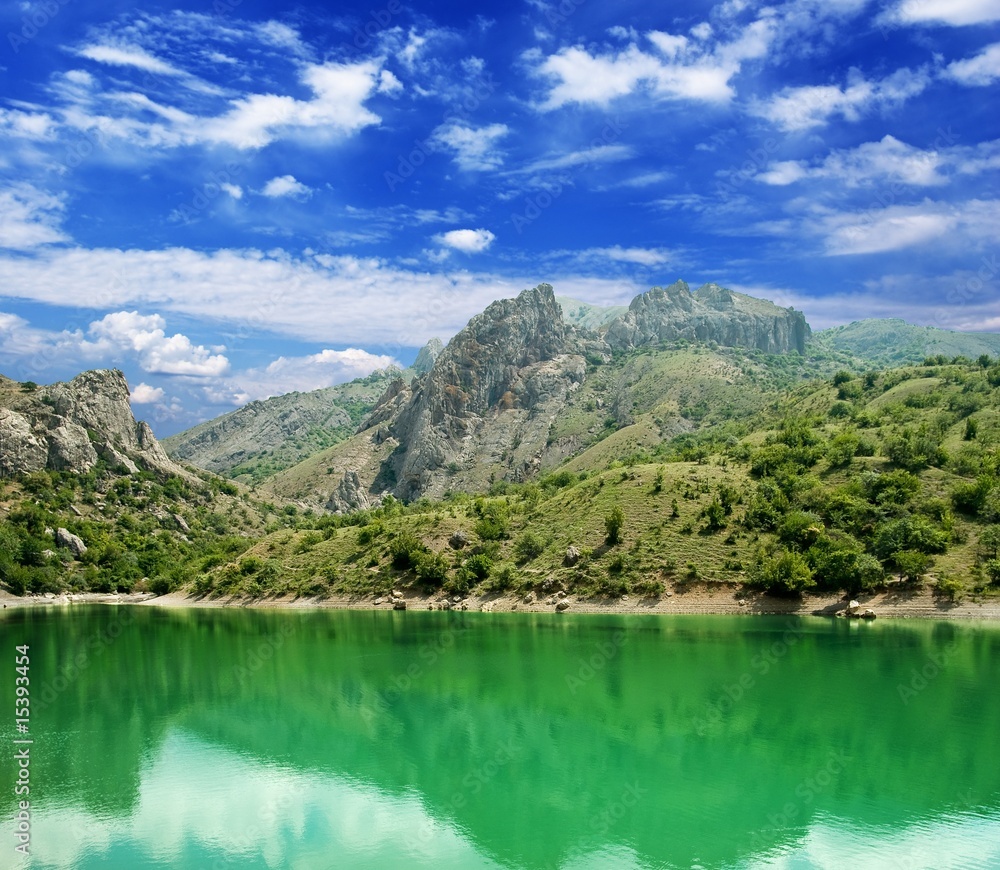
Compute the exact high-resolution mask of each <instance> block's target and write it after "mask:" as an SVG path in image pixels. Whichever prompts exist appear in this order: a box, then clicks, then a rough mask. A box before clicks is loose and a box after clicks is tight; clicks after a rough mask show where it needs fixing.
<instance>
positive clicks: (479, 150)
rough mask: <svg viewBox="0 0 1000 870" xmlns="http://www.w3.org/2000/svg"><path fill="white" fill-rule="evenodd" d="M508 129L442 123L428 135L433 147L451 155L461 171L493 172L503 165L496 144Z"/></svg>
mask: <svg viewBox="0 0 1000 870" xmlns="http://www.w3.org/2000/svg"><path fill="white" fill-rule="evenodd" d="M509 132H510V131H509V129H508V128H507V125H506V124H489V125H488V126H486V127H472V126H470V125H468V124H465V123H463V122H461V121H452V122H450V123H448V124H442V125H441V126H440V127H438V128H437V129H436V130H434V132H433V134H432V135H431V142H432V144H434V145H438V146H441V147H443V148H446V149H448V150H450V151H452V152H453V153H454V160H455V163H456V164H457V165H458V168H459V169H462V170H463V171H465V172H473V171H484V170H489V169H496V168H497V167H498V166H500V165H501V164H502V163H503V157H504V155H503V152H502V151H501V150H500V149H499V148H497V147H496V143H497V142H498V141H499V140H500V139H503V138H504V137H505V136H506V135H507V134H508V133H509Z"/></svg>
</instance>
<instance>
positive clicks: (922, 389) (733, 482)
mask: <svg viewBox="0 0 1000 870" xmlns="http://www.w3.org/2000/svg"><path fill="white" fill-rule="evenodd" d="M845 391H846V392H847V393H848V394H849V393H852V392H854V393H857V395H855V396H854V398H853V399H849V400H846V401H845V400H844V399H843V398H842V396H843V395H844V394H845ZM970 409H971V411H970ZM970 413H971V414H972V416H973V419H975V420H976V421H978V433H977V436H976V438H975V439H973V440H971V441H969V440H965V434H966V425H967V424H966V420H967V419H968V417H969V415H970ZM790 416H791V417H794V418H795V419H797V420H798V421H800V422H803V423H804V425H806V426H807V430H808V432H809V433H810V437H811V438H814V439H815V441H816V442H817V444H818V445H819V447H818V455H819V458H818V461H816V462H815V463H814V464H812V465H811V467H808V468H804V469H802V470H800V471H799V472H797V473H796V474H793V475H791V476H790V478H789V480H790V482H787V481H786V483H787V485H788V487H789V491H790V492H791V493H792V495H791V498H792V501H793V504H792V507H793V508H795V507H798V508H799V509H802V508H810V509H816V510H822V505H824V504H825V503H827V502H828V501H829V500H830V498H831V496H834V495H841V494H843V495H847V494H850V495H851V496H852V497H855V498H858V499H860V498H861V496H860V493H861V489H860V487H861V481H863V480H873V479H878V478H872V477H870V476H869V477H867V478H866V476H865V473H866V472H875V473H878V474H884V473H885V472H891V471H894V470H897V469H896V466H894V465H893V463H892V462H891V461H890V460H889V458H888V457H887V456H886V455H885V454H886V453H887V452H888V450H889V448H888V445H889V444H890V442H891V441H892V439H893V438H896V437H898V436H899V435H900V434H903V433H911V434H912V433H919V432H921V431H932V432H933V433H934V440H935V442H936V443H937V444H939V446H940V447H942V448H943V449H944V450H945V451H946V453H947V454H948V457H947V459H945V458H944V457H941V458H939V459H938V460H936V464H935V463H934V462H932V463H931V464H930V465H929V466H926V467H923V468H919V469H917V470H916V476H917V478H918V481H919V483H918V488H917V491H916V492H915V493H914V494H913V496H912V498H911V499H910V500H909V502H908V503H907V504H906V505H905V506H904V503H903V502H902V501H900V502H899V503H898V504H896V503H891V502H890V503H887V504H882V505H881V506H876V504H875V501H874V499H873V500H872V501H871V502H870V503H869V504H868V508H867V509H869V510H872V511H881V513H882V516H883V519H882V520H879V522H885V521H889V520H891V519H892V518H893V517H897V516H912V517H914V518H916V519H917V520H918V521H920V522H927V523H928V524H930V525H931V526H933V527H934V528H935V529H937V530H938V531H941V533H942V534H945V536H946V537H947V538H948V545H947V551H946V552H944V553H941V554H937V555H935V556H933V557H932V559H933V562H932V568H931V572H932V576H934V577H937V578H944V579H946V580H947V581H948V582H949V583H951V584H952V593H956V592H957V594H968V593H971V592H972V591H973V590H977V592H978V593H981V594H988V593H989V592H990V590H989V589H988V588H987V585H988V581H987V580H986V579H984V574H983V572H982V570H981V565H980V563H981V561H982V560H981V559H980V557H979V556H978V555H977V545H978V543H979V541H980V538H981V536H982V535H983V532H984V531H985V529H986V528H987V527H988V524H987V523H986V522H985V519H984V517H982V516H981V517H978V518H977V517H972V516H968V515H963V514H961V513H958V512H957V511H954V510H951V509H950V508H949V504H950V497H951V495H952V493H953V492H954V490H955V488H956V486H958V485H960V484H962V483H967V482H969V481H971V480H974V479H975V476H976V474H977V473H980V472H982V470H983V468H984V467H985V468H987V469H988V468H989V467H994V468H995V466H996V462H997V455H998V445H1000V386H991V385H990V384H989V383H988V381H987V377H986V373H985V372H984V371H983V370H982V369H981V368H977V367H975V366H964V365H949V366H942V367H936V368H930V369H928V368H921V367H913V368H908V369H899V370H891V371H887V372H884V373H882V374H881V375H879V376H877V377H873V378H872V379H871V383H870V384H868V385H867V386H866V385H865V383H864V382H863V381H862V379H861V378H857V379H855V380H853V381H850V382H848V383H847V384H846V385H840V386H834V385H833V384H832V383H831V382H830V381H823V382H814V383H811V384H808V385H801V386H799V387H797V388H795V389H794V390H792V391H790V392H789V393H788V394H787V395H786V396H785V397H784V399H783V400H782V401H781V402H780V403H778V404H777V405H775V406H772V407H769V408H766V409H764V410H763V411H760V412H759V413H758V414H757V416H756V418H755V420H754V424H755V426H754V428H752V430H751V431H750V432H749V433H748V434H747V435H745V436H744V437H743V438H741V439H739V441H738V442H736V443H733V442H732V441H730V442H729V443H728V444H723V443H722V442H721V441H720V440H719V436H717V435H716V434H715V432H714V431H713V430H712V429H708V430H706V431H705V432H703V433H702V435H701V436H700V440H701V441H702V442H703V443H702V445H700V446H699V445H698V444H691V445H689V446H688V447H687V448H686V451H687V453H685V452H681V453H678V452H677V451H673V452H672V451H671V448H670V446H669V445H667V444H664V443H663V442H660V443H659V446H658V447H653V448H650V447H649V446H643V445H638V447H639V449H638V450H637V451H636V452H635V454H634V455H632V456H627V455H626V452H625V450H624V445H623V444H619V445H618V449H616V450H614V451H608V452H607V453H606V454H605V453H601V452H599V451H597V450H594V449H591V450H590V451H588V452H587V453H585V454H584V455H583V457H581V458H578V459H577V460H574V461H573V462H571V463H570V464H569V465H567V466H566V468H567V469H572V470H573V471H572V473H570V472H569V471H564V472H563V473H561V474H558V475H552V476H550V477H549V478H547V479H543V480H542V481H541V482H540V485H539V484H527V485H522V486H503V485H500V486H498V487H495V488H494V494H493V496H492V497H487V498H485V499H480V500H478V501H477V500H476V499H474V498H473V497H470V496H461V495H459V496H454V497H452V498H451V499H449V500H446V501H445V502H440V503H434V504H431V503H424V504H417V505H415V506H411V507H410V508H406V509H403V508H401V507H400V506H398V505H396V506H393V507H390V508H389V509H380V510H377V511H375V512H372V513H369V514H366V515H362V516H355V517H348V518H338V519H337V521H336V523H330V524H329V525H327V526H326V528H325V529H323V530H322V531H315V530H314V531H310V530H307V529H304V528H303V529H299V530H297V531H293V530H286V531H282V532H279V533H276V534H273V535H271V536H269V537H268V538H266V539H264V540H262V541H260V542H259V543H257V544H256V545H255V546H254V548H253V550H252V552H251V555H252V556H254V557H255V559H256V560H257V561H256V562H255V561H252V560H251V561H250V562H249V563H246V562H236V563H233V564H232V565H230V566H229V567H228V568H226V569H219V570H217V571H216V572H215V573H214V575H212V576H208V577H205V578H204V579H203V582H202V585H201V587H200V588H201V589H202V590H203V591H207V590H212V589H214V590H215V591H225V592H239V591H243V592H246V591H248V590H249V591H251V592H253V593H254V594H266V593H270V592H287V591H302V590H308V591H309V592H310V593H311V594H323V593H325V592H331V591H336V592H347V593H355V594H365V595H368V594H379V593H382V592H385V591H387V590H388V589H390V588H392V587H393V586H394V585H399V584H403V585H410V584H415V585H419V580H418V578H417V577H416V575H415V574H414V572H413V571H412V570H400V569H398V568H397V567H394V566H393V564H392V561H393V560H392V551H393V546H394V542H395V543H398V541H399V540H400V539H401V538H404V537H406V536H412V537H413V538H414V539H416V541H418V542H420V543H421V544H423V545H424V546H426V547H427V548H428V549H429V550H430V551H431V552H435V553H442V554H444V555H445V557H446V559H447V564H448V570H447V581H446V585H445V588H446V589H449V588H451V589H452V590H453V591H454V590H455V589H458V590H462V589H463V588H464V583H463V581H462V572H461V571H460V570H458V569H459V566H460V565H461V563H462V562H463V560H465V559H466V558H467V557H468V556H469V554H470V553H475V552H477V551H480V552H485V553H486V554H487V555H489V557H490V558H491V560H492V561H493V562H494V564H495V565H502V564H504V563H517V565H516V567H514V568H507V569H503V570H502V571H501V573H502V574H503V576H504V580H503V581H502V582H503V583H504V584H505V585H507V586H508V587H509V588H513V589H515V590H520V591H524V590H527V589H533V588H538V587H539V586H541V584H543V583H544V581H546V580H552V581H553V582H554V584H555V586H552V585H551V584H549V586H548V588H556V586H562V587H563V588H566V589H571V590H574V591H576V592H578V593H582V594H594V595H619V594H622V593H625V592H632V593H634V594H640V595H645V594H658V591H659V590H662V588H663V584H665V583H683V582H685V581H688V580H691V579H694V578H698V579H700V580H704V581H709V582H718V581H722V582H737V583H738V582H742V581H744V580H745V579H746V570H747V568H748V567H749V566H750V565H751V563H752V562H753V560H754V557H755V554H756V553H757V551H758V549H759V548H760V547H761V546H762V545H768V544H772V543H774V541H775V535H774V534H773V533H772V532H769V531H765V530H762V529H760V528H754V527H752V524H748V523H745V522H744V518H745V515H746V510H747V506H748V504H749V502H750V500H751V497H752V496H753V493H754V492H755V490H756V489H757V487H758V486H759V482H758V481H757V480H756V479H755V478H754V476H753V475H752V474H751V472H750V466H751V464H752V463H753V462H754V461H755V458H756V456H757V453H756V451H760V450H762V449H767V448H766V445H767V444H769V443H773V442H775V440H776V439H779V437H780V433H779V427H780V426H781V424H782V421H783V420H786V419H788V418H789V417H790ZM637 425H638V424H637ZM623 431H627V430H623ZM845 433H847V434H851V433H854V434H856V435H857V436H858V437H859V438H860V439H861V440H862V441H864V442H867V443H868V444H869V445H870V446H871V447H873V448H875V455H870V456H864V455H858V456H855V457H854V458H853V459H851V460H849V462H848V463H847V464H846V465H843V466H842V467H833V464H832V463H831V461H830V459H829V458H828V457H825V456H822V454H823V453H824V452H825V451H827V450H828V448H829V445H830V444H831V442H832V441H833V439H834V438H836V437H837V436H838V435H840V436H842V435H844V434H845ZM607 440H608V441H611V439H607ZM604 443H605V442H602V444H604ZM599 446H600V445H599ZM657 453H659V454H661V456H658V455H657ZM695 454H697V455H698V456H700V459H699V460H698V461H683V460H684V456H685V455H695ZM580 459H585V460H586V461H588V462H590V468H589V473H588V472H584V473H583V474H580V473H578V472H579V467H578V466H579V465H580ZM678 459H680V460H681V461H677V460H678ZM622 460H624V463H623V462H622ZM665 460H672V461H665ZM991 462H992V463H993V465H992V466H990V463H991ZM994 473H995V472H994ZM660 474H662V482H661V483H660V484H659V485H657V476H658V475H660ZM581 478H583V479H581ZM720 485H725V486H726V487H729V488H730V489H731V490H732V491H734V492H736V493H737V494H738V498H739V503H738V504H737V505H736V506H735V507H734V508H733V510H732V513H731V515H730V516H729V517H727V518H726V519H725V521H724V522H725V527H724V528H722V529H720V530H715V531H711V530H709V529H708V528H707V521H706V519H705V518H704V514H703V511H704V509H705V508H706V506H707V505H708V504H709V503H710V502H711V501H712V500H713V499H714V498H715V496H716V494H717V493H718V492H719V487H720ZM998 492H1000V490H998ZM675 500H676V502H677V510H678V516H676V517H675V516H673V515H672V514H673V510H672V506H673V502H674V501H675ZM491 504H492V505H496V506H499V507H500V509H501V510H502V511H505V512H507V513H509V525H508V528H507V536H506V537H505V538H503V539H502V540H499V541H485V540H480V539H479V538H478V537H477V534H476V531H475V530H476V522H477V519H478V516H479V514H481V513H482V512H483V510H484V509H485V511H486V512H487V513H488V512H489V509H490V508H489V506H490V505H491ZM615 505H617V506H620V507H621V508H622V510H623V512H624V516H625V527H624V535H623V543H621V544H619V545H618V546H615V547H607V546H605V545H604V543H603V542H604V518H605V517H606V516H607V514H608V513H609V512H610V510H611V509H612V507H614V506H615ZM936 512H937V513H940V514H941V516H942V517H943V519H941V520H940V522H939V521H938V519H930V517H932V516H936V515H937V513H936ZM816 522H817V523H818V524H819V525H820V526H821V527H822V528H824V529H825V531H826V532H828V533H829V534H830V535H831V536H832V537H833V538H834V539H840V538H841V537H843V533H842V532H840V531H838V530H837V528H835V524H833V523H831V522H830V521H829V520H825V522H826V523H827V526H823V523H824V520H816ZM345 523H365V524H366V525H364V526H355V525H345ZM456 530H461V531H464V532H466V534H467V535H468V537H469V539H470V541H471V542H472V546H471V548H469V549H466V550H464V551H461V552H455V551H453V550H451V548H450V547H449V546H448V543H447V541H448V538H449V536H450V535H451V534H452V533H453V532H455V531H456ZM871 531H872V530H871V529H869V530H866V531H864V532H859V533H858V534H859V535H861V536H862V537H863V538H865V536H866V535H870V533H871ZM525 532H528V533H531V534H532V535H534V536H535V537H536V538H537V539H539V540H541V541H542V542H543V543H544V549H543V551H542V552H541V553H540V554H539V555H537V556H535V557H533V558H531V559H529V560H527V561H519V560H518V551H517V541H518V539H519V538H520V537H521V536H522V535H523V534H524V533H525ZM865 540H868V538H865ZM571 545H572V546H575V547H577V548H579V549H581V550H582V552H583V559H582V560H581V563H580V564H578V565H576V566H574V567H567V566H565V565H564V564H563V558H564V555H565V553H566V549H567V547H569V546H571ZM265 564H271V565H272V566H274V567H273V568H272V574H274V575H275V577H276V578H280V579H275V581H274V582H269V583H261V582H259V581H258V580H257V579H255V578H256V574H257V571H258V570H259V567H260V566H261V565H265ZM886 568H887V572H888V573H887V577H892V576H894V575H895V574H897V573H898V571H897V569H896V568H895V566H894V564H893V563H892V561H891V559H890V560H888V561H887V562H886ZM497 570H498V569H497V568H496V567H495V568H494V574H496V572H497ZM491 584H492V585H497V584H496V580H495V577H494V579H493V580H487V581H485V583H482V584H480V585H479V589H480V591H482V590H488V589H489V588H490V587H491Z"/></svg>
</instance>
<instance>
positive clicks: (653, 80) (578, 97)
mask: <svg viewBox="0 0 1000 870" xmlns="http://www.w3.org/2000/svg"><path fill="white" fill-rule="evenodd" d="M692 33H693V34H694V35H695V36H696V39H697V41H696V42H692V41H691V40H690V39H688V38H687V37H686V36H683V35H676V34H671V33H666V32H664V31H658V30H653V31H649V32H648V33H646V34H645V40H646V42H647V43H648V44H649V45H650V49H643V48H640V47H639V42H638V41H633V42H631V43H630V44H629V45H628V46H627V47H626V48H624V49H622V50H621V51H608V52H604V53H594V52H591V51H590V50H589V49H587V48H584V47H582V46H572V47H569V48H563V49H561V50H560V51H558V52H556V53H555V54H552V55H549V56H548V57H545V58H541V56H540V55H528V57H527V58H526V59H528V60H529V61H537V65H536V67H535V72H536V73H537V74H538V75H540V76H542V77H543V78H546V79H548V80H549V82H550V89H549V93H548V95H547V96H546V98H545V99H544V101H543V102H542V103H541V104H540V106H539V108H541V109H542V110H552V109H557V108H559V107H561V106H565V105H569V104H572V103H580V104H584V105H586V104H590V105H595V106H600V107H607V106H608V105H609V104H610V103H611V102H612V101H613V100H615V99H618V98H620V97H624V96H626V95H629V94H633V93H638V92H642V93H645V94H647V95H648V96H650V97H652V98H653V99H658V100H692V101H700V102H713V103H719V102H726V101H728V100H730V99H731V98H732V97H733V96H734V93H735V91H734V90H733V88H732V85H731V84H730V83H731V80H732V79H733V78H734V77H735V76H736V75H737V74H738V73H739V72H740V70H741V69H742V66H743V63H744V62H745V61H748V60H755V59H759V58H763V57H765V56H766V55H767V53H768V50H769V48H770V47H771V45H772V44H773V42H774V40H775V39H776V37H777V35H778V25H777V23H776V18H775V16H774V10H762V11H761V13H760V17H759V18H758V19H757V20H755V21H753V22H752V23H750V24H749V25H746V26H744V27H743V28H741V29H740V31H739V33H738V35H737V36H736V38H734V39H733V40H732V41H729V42H723V41H716V42H714V43H712V44H709V41H708V39H709V37H710V36H711V34H712V28H711V27H710V26H709V25H707V24H703V25H699V26H697V27H695V28H694V29H693V30H692ZM616 35H619V36H620V35H621V33H617V32H616Z"/></svg>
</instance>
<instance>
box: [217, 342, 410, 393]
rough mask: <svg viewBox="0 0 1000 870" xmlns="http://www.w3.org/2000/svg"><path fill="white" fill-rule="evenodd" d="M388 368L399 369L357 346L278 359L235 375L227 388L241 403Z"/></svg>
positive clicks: (395, 363) (392, 361) (388, 359)
mask: <svg viewBox="0 0 1000 870" xmlns="http://www.w3.org/2000/svg"><path fill="white" fill-rule="evenodd" d="M389 366H397V367H399V368H402V365H401V364H400V363H399V361H398V360H396V359H394V358H393V357H391V356H388V355H386V354H373V353H369V352H368V351H366V350H362V349H361V348H357V347H349V348H346V349H344V350H330V349H324V350H322V351H320V352H319V353H314V354H309V355H307V356H299V357H285V356H281V357H278V358H277V359H276V360H274V361H273V362H272V363H270V364H269V365H267V366H265V367H264V368H259V369H246V370H244V371H241V372H236V373H235V374H234V375H233V376H232V378H231V379H230V380H231V381H232V384H231V385H229V388H230V389H232V390H233V391H234V393H235V394H236V395H237V396H239V397H240V398H241V399H242V401H241V402H240V404H242V402H246V401H250V400H252V399H266V398H269V397H270V396H280V395H283V394H284V393H290V392H293V391H296V390H297V391H299V392H307V391H309V390H317V389H319V388H320V387H329V386H331V385H333V384H341V383H345V382H346V381H351V380H354V379H355V378H361V377H364V376H366V375H370V374H371V373H372V372H373V371H375V370H376V369H384V368H388V367H389ZM233 385H235V386H233Z"/></svg>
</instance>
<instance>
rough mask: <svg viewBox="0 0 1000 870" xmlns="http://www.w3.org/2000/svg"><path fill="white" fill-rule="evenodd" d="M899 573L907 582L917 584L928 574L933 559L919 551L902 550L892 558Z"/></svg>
mask: <svg viewBox="0 0 1000 870" xmlns="http://www.w3.org/2000/svg"><path fill="white" fill-rule="evenodd" d="M892 561H893V562H894V563H895V565H896V567H897V568H898V569H899V573H900V574H902V575H903V577H905V578H906V579H907V580H910V581H912V582H916V581H917V580H919V579H920V578H921V577H923V576H924V574H926V573H927V571H928V569H929V568H930V566H931V557H930V556H928V555H926V554H924V553H921V552H919V551H917V550H901V551H900V552H898V553H896V554H895V555H894V556H893V557H892Z"/></svg>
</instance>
